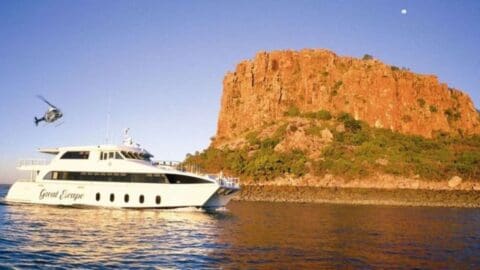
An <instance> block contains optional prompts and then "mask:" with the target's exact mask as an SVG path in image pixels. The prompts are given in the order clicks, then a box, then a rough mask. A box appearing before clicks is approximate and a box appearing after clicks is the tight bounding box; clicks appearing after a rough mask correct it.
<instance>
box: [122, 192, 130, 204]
mask: <svg viewBox="0 0 480 270" xmlns="http://www.w3.org/2000/svg"><path fill="white" fill-rule="evenodd" d="M123 200H124V201H125V202H126V203H128V201H129V200H130V196H128V194H125V196H124V197H123Z"/></svg>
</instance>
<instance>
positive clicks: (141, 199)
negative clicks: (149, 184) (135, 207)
mask: <svg viewBox="0 0 480 270" xmlns="http://www.w3.org/2000/svg"><path fill="white" fill-rule="evenodd" d="M138 201H139V202H140V203H143V202H144V201H145V197H143V195H140V197H139V198H138Z"/></svg>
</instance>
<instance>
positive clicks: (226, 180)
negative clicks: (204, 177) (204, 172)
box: [208, 173, 240, 188]
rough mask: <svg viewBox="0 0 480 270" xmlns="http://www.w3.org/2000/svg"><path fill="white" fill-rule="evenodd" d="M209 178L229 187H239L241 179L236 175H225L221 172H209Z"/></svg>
mask: <svg viewBox="0 0 480 270" xmlns="http://www.w3.org/2000/svg"><path fill="white" fill-rule="evenodd" d="M208 178H210V179H213V180H215V181H217V183H218V184H219V185H220V186H222V187H229V188H239V187H240V179H239V178H235V177H227V176H223V175H222V174H221V173H220V174H218V175H216V174H213V175H212V174H209V175H208Z"/></svg>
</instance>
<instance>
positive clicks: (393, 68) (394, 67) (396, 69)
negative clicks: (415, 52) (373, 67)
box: [390, 66, 400, 71]
mask: <svg viewBox="0 0 480 270" xmlns="http://www.w3.org/2000/svg"><path fill="white" fill-rule="evenodd" d="M390 69H391V70H392V71H399V70H400V68H399V67H397V66H391V67H390Z"/></svg>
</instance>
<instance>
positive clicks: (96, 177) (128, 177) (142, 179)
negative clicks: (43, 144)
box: [43, 171, 209, 184]
mask: <svg viewBox="0 0 480 270" xmlns="http://www.w3.org/2000/svg"><path fill="white" fill-rule="evenodd" d="M170 178H172V180H170V182H171V181H180V183H187V182H188V181H185V180H182V179H180V180H179V179H178V178H179V177H174V176H172V177H170ZM43 179H45V180H69V181H95V182H123V183H151V184H168V183H169V179H167V177H166V176H165V175H164V174H160V173H154V174H151V173H150V174H148V173H111V172H66V171H51V172H49V173H47V174H46V175H45V176H44V178H43ZM194 179H195V178H194ZM202 181H204V180H202ZM190 182H193V180H192V181H190ZM172 183H176V182H172ZM195 183H196V182H195ZM206 183H207V182H206ZM208 183H209V182H208Z"/></svg>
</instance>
